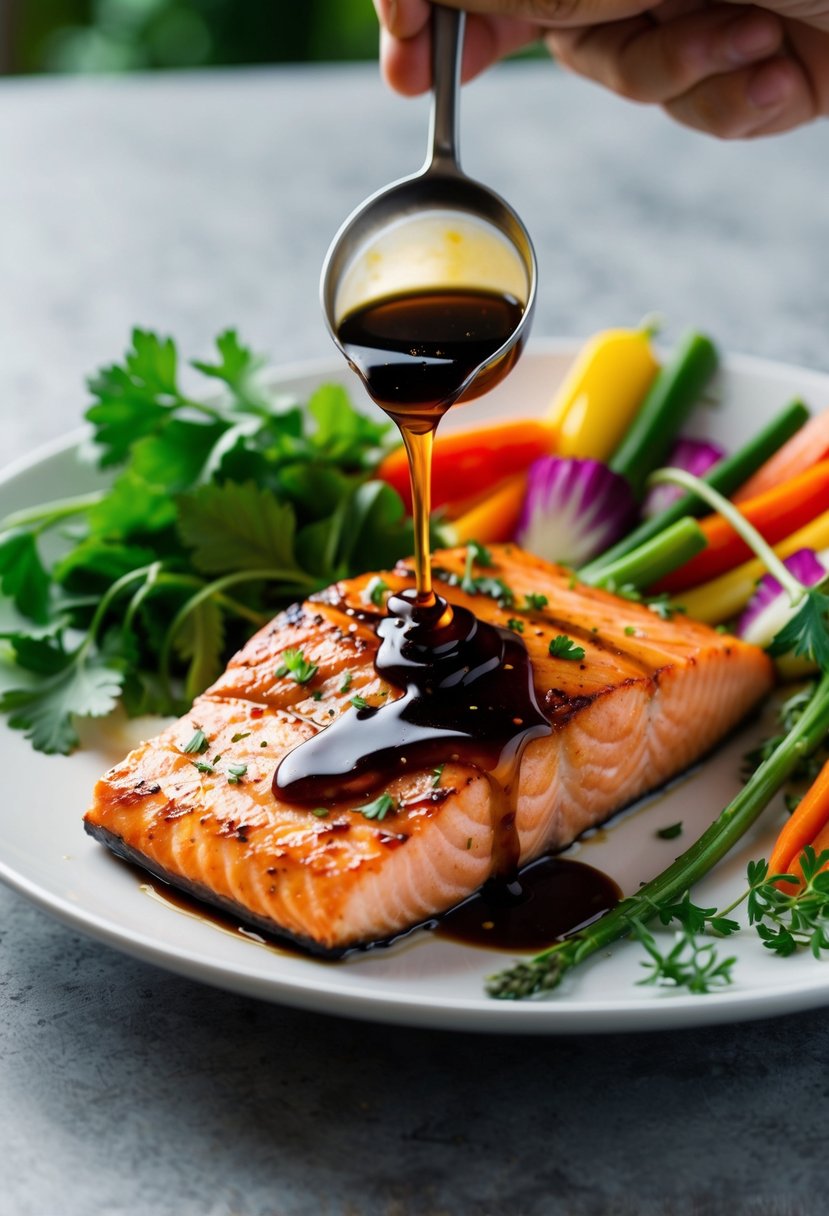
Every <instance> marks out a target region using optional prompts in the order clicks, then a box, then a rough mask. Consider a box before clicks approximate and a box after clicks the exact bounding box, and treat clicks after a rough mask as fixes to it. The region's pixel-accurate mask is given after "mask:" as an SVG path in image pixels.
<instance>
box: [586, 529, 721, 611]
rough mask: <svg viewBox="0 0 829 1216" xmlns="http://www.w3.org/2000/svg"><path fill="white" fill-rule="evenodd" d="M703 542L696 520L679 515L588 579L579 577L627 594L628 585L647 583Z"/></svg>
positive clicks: (634, 586)
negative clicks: (676, 518)
mask: <svg viewBox="0 0 829 1216" xmlns="http://www.w3.org/2000/svg"><path fill="white" fill-rule="evenodd" d="M704 546H705V537H704V536H703V534H702V530H701V529H700V526H699V524H698V523H697V521H696V520H695V519H678V520H677V521H676V523H675V524H671V526H670V528H666V529H665V531H664V532H660V533H659V535H658V536H653V537H651V539H650V540H647V541H645V543H644V545H640V546H639V548H638V549H633V550H631V552H630V553H625V554H624V556H622V557H620V558H617V560H616V561H615V562H609V563H608V564H607V565H606V566H603V567H602V570H601V572H600V573H598V574H596V575H594V576H592V577H591V578H590V579H586V578H583V577H582V576H580V577H582V582H587V583H589V584H590V585H591V586H593V587H606V588H607V589H608V590H609V591H616V592H618V593H620V594H626V593H627V592H628V590H629V589H633V590H635V591H638V590H639V589H640V588H642V587H647V586H649V585H650V584H651V583H652V582H654V581H655V580H656V579H658V578H661V577H662V575H663V574H667V573H668V571H669V570H673V569H674V567H675V566H681V565H682V563H683V562H685V561H688V560H690V558H692V557H693V556H694V554H695V553H699V551H700V550H701V549H702V548H704ZM637 598H638V597H637Z"/></svg>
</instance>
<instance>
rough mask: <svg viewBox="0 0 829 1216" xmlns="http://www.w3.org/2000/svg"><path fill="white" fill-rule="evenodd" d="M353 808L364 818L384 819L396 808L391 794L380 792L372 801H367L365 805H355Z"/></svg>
mask: <svg viewBox="0 0 829 1216" xmlns="http://www.w3.org/2000/svg"><path fill="white" fill-rule="evenodd" d="M354 810H355V811H359V813H360V814H361V815H364V816H365V817H366V819H385V818H386V816H387V815H391V814H393V813H394V811H396V810H397V802H396V801H395V799H394V798H392V796H391V794H380V796H379V798H375V799H374V801H373V802H367V803H366V804H365V806H355V808H354Z"/></svg>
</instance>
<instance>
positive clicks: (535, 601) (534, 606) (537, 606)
mask: <svg viewBox="0 0 829 1216" xmlns="http://www.w3.org/2000/svg"><path fill="white" fill-rule="evenodd" d="M549 602H550V601H549V600H548V599H547V596H546V595H536V594H535V593H534V592H532V591H530V592H528V593H527V595H525V596H524V608H523V611H524V612H540V611H541V609H542V608H546V607H547V605H548V604H549Z"/></svg>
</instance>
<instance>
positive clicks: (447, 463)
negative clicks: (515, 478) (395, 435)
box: [377, 418, 556, 539]
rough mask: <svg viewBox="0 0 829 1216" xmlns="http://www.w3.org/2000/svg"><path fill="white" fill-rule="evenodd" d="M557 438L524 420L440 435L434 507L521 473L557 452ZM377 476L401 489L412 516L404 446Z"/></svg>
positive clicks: (436, 449) (434, 473)
mask: <svg viewBox="0 0 829 1216" xmlns="http://www.w3.org/2000/svg"><path fill="white" fill-rule="evenodd" d="M555 434H556V433H555V430H554V429H553V428H552V427H551V426H550V425H549V424H548V423H545V422H541V421H539V420H537V419H534V418H520V419H517V420H516V421H514V422H508V421H504V422H493V423H489V424H488V425H486V426H477V427H471V428H468V429H466V430H463V431H448V432H447V433H446V434H445V435H438V436H437V438H436V439H435V446H434V451H433V456H432V506H433V507H441V506H445V505H446V504H447V503H451V502H458V501H461V500H463V499H465V498H472V497H473V496H474V495H476V494H480V493H481V491H482V490H485V489H486V488H487V487H488V486H492V485H494V484H495V483H496V482H498V481H501V480H502V479H503V478H505V477H509V476H510V475H511V474H514V473H523V472H524V471H525V470H526V469H527V468H529V466H530V465H531V464H532V462H533V461H534V460H537V459H538V458H539V456H546V455H548V454H549V453H550V452H551V451H552V450H553V448H554V446H555ZM377 476H378V477H379V478H380V479H381V481H386V482H388V483H389V485H391V486H393V487H394V489H395V490H397V492H398V494H399V495H400V497H401V498H402V499H403V501H404V502H405V504H406V508H407V510H409V511H411V509H412V492H411V487H410V485H409V465H408V461H407V459H406V452H405V450H404V449H403V448H402V447H400V448H396V449H395V450H394V451H393V452H391V453H390V454H389V455H388V456H387V457H386V458H385V460H383V461H382V463H381V464H380V467H379V468H378V470H377ZM476 539H477V538H476Z"/></svg>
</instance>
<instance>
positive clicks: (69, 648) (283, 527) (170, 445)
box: [0, 329, 412, 752]
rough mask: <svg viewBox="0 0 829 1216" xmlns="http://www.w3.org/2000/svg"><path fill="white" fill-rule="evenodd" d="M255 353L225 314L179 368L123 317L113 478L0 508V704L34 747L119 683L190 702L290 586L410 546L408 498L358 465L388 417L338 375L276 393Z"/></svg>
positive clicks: (95, 708) (68, 736) (381, 435)
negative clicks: (224, 325)
mask: <svg viewBox="0 0 829 1216" xmlns="http://www.w3.org/2000/svg"><path fill="white" fill-rule="evenodd" d="M263 365H264V360H263V359H262V358H261V357H260V356H259V355H257V354H255V353H254V352H253V351H251V350H250V348H248V347H247V346H245V345H244V344H243V343H242V342H241V341H240V340H239V338H238V336H237V334H236V333H235V332H234V331H233V330H228V331H226V332H225V333H223V334H220V335H219V337H218V339H217V340H216V355H215V357H214V358H212V359H207V360H196V361H194V362H193V363H192V364H191V366H190V368H189V369H187V368H184V369H183V368H182V361H181V359H180V356H179V352H178V349H177V347H176V345H175V343H174V342H173V341H172V339H170V338H164V337H161V336H159V335H157V334H154V333H151V332H149V331H147V330H141V329H136V330H135V331H134V332H133V335H132V344H131V347H130V349H129V350H128V351H127V352H126V355H125V356H124V359H123V360H122V361H121V362H120V363H115V364H112V365H111V366H108V367H105V368H103V369H102V370H101V371H100V372H98V373H97V374H96V375H94V376H93V377H92V378H91V379H90V381H89V388H90V392H91V394H92V397H93V402H92V404H91V406H90V407H89V409H88V410H87V414H86V417H87V420H88V422H89V423H90V424H91V427H92V437H91V447H92V451H93V453H94V455H95V456H96V458H97V461H98V463H99V465H100V466H101V467H102V468H103V469H106V470H110V471H111V475H112V476H113V480H112V482H111V484H110V485H109V486H108V487H107V488H105V489H104V490H102V491H99V492H95V493H94V494H86V495H82V496H78V497H77V498H74V499H61V500H58V501H55V502H53V503H44V504H39V505H35V506H32V507H27V508H25V509H23V510H20V511H17V512H15V513H14V515H12V516H10V517H8V518H7V519H6V520H4V521H2V523H0V612H1V613H2V615H0V622H2V625H0V628H2V627H3V626H5V628H4V632H3V633H2V635H0V647H2V650H3V653H2V656H0V657H2V658H3V659H4V660H5V666H6V668H7V671H6V673H5V679H4V685H5V687H6V691H5V692H4V693H3V695H2V699H0V709H2V710H5V711H6V712H7V713H8V714H9V722H10V725H12V726H14V727H16V728H18V729H21V730H24V731H26V733H27V734H28V736H29V738H30V739H31V740H32V743H33V744H34V746H35V747H37V748H39V749H41V750H46V751H54V752H67V751H70V750H71V749H72V748H73V747H74V746H76V744H77V740H78V735H77V729H76V720H78V719H80V718H83V717H88V716H93V715H99V714H105V713H108V712H109V710H110V709H112V708H113V707H114V705H115V703H116V702H117V700H118V699H119V697H120V698H121V699H122V701H123V703H124V705H125V706H126V708H127V711H128V712H129V713H146V712H158V713H180V712H183V710H184V709H185V708H186V706H187V705H188V704H189V703H190V702H191V701H192V699H193V697H195V696H196V695H197V694H198V693H199V692H201V691H202V690H203V689H204V688H205V687H206V686H207V685H208V684H210V683H211V682H212V681H213V680H214V679H215V678H216V677H217V676H218V675H219V673H220V672H221V670H222V667H223V665H224V663H225V662H226V660H227V658H228V657H229V655H230V654H231V653H233V651H234V650H236V649H238V647H239V646H240V645H241V644H242V643H243V642H244V641H245V640H246V638H247V636H248V634H249V633H250V630H251V628H257V627H259V626H261V625H262V624H264V623H265V622H266V621H267V620H269V619H270V618H271V617H272V616H273V614H274V612H275V611H277V610H278V609H279V608H280V607H283V606H284V605H285V604H287V603H288V602H290V600H291V599H295V598H297V597H304V596H306V595H308V594H309V593H310V592H312V591H314V590H316V589H318V588H321V587H324V586H326V585H328V584H329V583H331V582H334V581H336V580H337V579H340V578H346V577H350V576H352V575H355V574H358V573H362V572H363V571H365V570H367V569H369V568H372V567H376V566H377V565H381V566H392V565H393V564H394V563H395V562H396V561H397V560H398V559H400V558H401V557H404V556H406V555H407V554H408V553H410V552H411V550H412V531H411V522H410V521H409V520H408V519H407V518H406V514H405V509H404V506H403V503H402V501H401V500H400V498H399V496H398V495H397V494H396V493H395V491H394V490H392V489H391V487H390V486H388V485H386V484H385V483H383V482H380V481H372V480H370V476H371V473H372V471H373V470H374V469H375V468H376V466H377V464H378V462H379V460H380V459H381V457H382V455H383V454H384V452H385V451H386V450H387V448H388V446H389V441H390V432H391V427H390V426H389V425H388V424H387V423H385V422H377V421H375V420H374V419H372V418H369V417H367V416H365V415H364V414H362V413H360V412H358V411H357V410H355V409H353V407H352V406H351V404H350V403H349V401H348V398H347V395H346V393H345V391H344V390H343V389H342V388H341V387H339V386H336V385H324V386H322V387H321V388H319V389H318V390H317V391H316V392H315V393H314V394H313V395H312V396H311V398H310V399H309V400H308V402H307V403H305V404H304V405H301V404H300V403H299V402H293V401H287V400H285V399H283V398H277V397H275V396H274V394H273V393H272V392H271V391H270V390H269V389H268V387H267V383H266V381H265V380H264V379H263V376H262V369H263ZM193 372H197V373H198V374H199V375H200V376H202V377H206V378H207V380H206V382H205V383H206V390H207V391H206V392H204V393H201V392H200V391H199V388H198V385H197V384H196V383H195V376H194V375H193ZM185 381H187V383H186V384H185ZM190 381H193V384H192V385H191V383H190ZM47 534H48V544H47V545H44V544H42V543H41V542H42V539H43V538H44V537H45V536H46V535H47ZM46 554H49V555H50V556H49V557H48V558H47V557H46V556H45V555H46ZM52 554H54V556H52Z"/></svg>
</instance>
